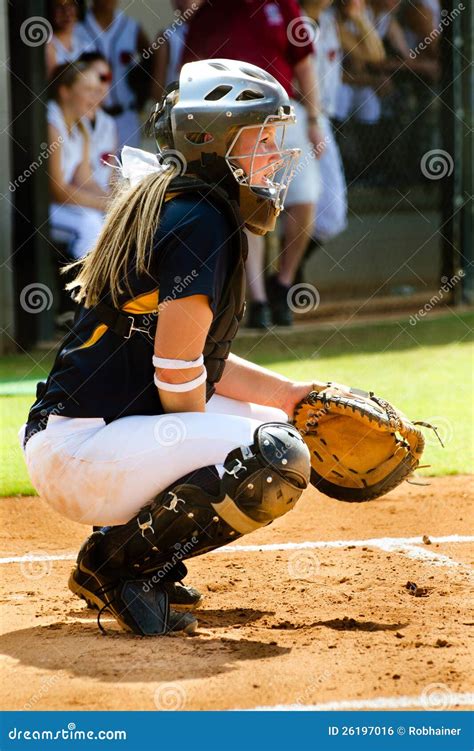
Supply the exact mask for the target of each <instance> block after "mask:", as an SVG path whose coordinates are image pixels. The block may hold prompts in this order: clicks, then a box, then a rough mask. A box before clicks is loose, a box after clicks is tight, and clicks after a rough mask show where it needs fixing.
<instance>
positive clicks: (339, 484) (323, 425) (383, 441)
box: [293, 383, 432, 502]
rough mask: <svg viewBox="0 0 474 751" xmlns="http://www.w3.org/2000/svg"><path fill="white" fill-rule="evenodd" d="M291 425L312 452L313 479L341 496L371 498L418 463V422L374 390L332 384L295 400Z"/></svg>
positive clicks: (420, 438)
mask: <svg viewBox="0 0 474 751" xmlns="http://www.w3.org/2000/svg"><path fill="white" fill-rule="evenodd" d="M293 424H294V425H295V426H296V427H297V428H298V430H299V431H300V433H301V435H302V436H303V438H304V440H305V443H306V445H307V446H308V448H309V451H310V454H311V482H312V484H313V485H314V486H315V487H316V488H318V490H320V491H321V492H322V493H325V494H326V495H328V496H331V498H337V499H338V500H340V501H357V502H360V501H370V500H372V499H373V498H378V497H379V496H381V495H384V494H385V493H388V491H389V490H392V488H395V487H396V486H397V485H399V484H400V483H401V482H402V481H403V480H405V479H406V478H408V477H409V476H410V475H411V474H412V473H413V472H414V471H415V469H417V467H419V464H420V458H421V455H422V453H423V449H424V446H425V440H424V438H423V435H422V433H421V431H420V430H419V429H418V428H417V427H416V425H424V426H425V427H430V428H431V427H432V426H431V425H428V424H427V423H421V422H417V423H413V422H410V420H408V418H406V417H405V415H403V414H402V413H401V412H399V411H398V410H396V409H395V408H394V407H392V405H391V404H389V403H388V402H387V401H386V400H385V399H381V398H380V397H378V396H375V395H374V394H373V393H372V392H367V391H362V390H360V389H349V388H348V387H347V386H339V385H338V384H331V383H328V384H327V386H326V387H325V388H323V389H320V390H315V391H310V393H309V394H308V395H307V396H306V397H305V398H304V399H302V401H301V402H299V404H297V406H296V409H295V413H294V417H293Z"/></svg>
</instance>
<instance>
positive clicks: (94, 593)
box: [68, 532, 197, 636]
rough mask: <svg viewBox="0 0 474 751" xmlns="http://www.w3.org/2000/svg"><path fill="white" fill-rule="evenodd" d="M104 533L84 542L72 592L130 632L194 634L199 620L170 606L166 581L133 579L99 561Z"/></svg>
mask: <svg viewBox="0 0 474 751" xmlns="http://www.w3.org/2000/svg"><path fill="white" fill-rule="evenodd" d="M102 538H103V533H102V532H94V533H93V534H92V535H91V536H90V537H89V538H88V539H87V540H86V542H85V543H84V545H83V546H82V548H81V549H80V551H79V555H78V557H77V565H76V567H75V568H74V569H73V570H72V572H71V575H70V577H69V582H68V586H69V589H70V590H71V592H73V593H74V594H75V595H77V596H78V597H81V598H83V599H84V600H85V601H86V602H87V604H88V605H89V607H95V608H97V609H98V610H99V614H98V619H97V623H98V625H99V628H100V629H101V630H102V631H103V628H102V626H101V624H100V616H101V614H102V612H104V611H106V612H108V613H110V614H111V615H113V616H114V618H115V620H116V621H117V623H118V624H119V625H120V626H121V627H122V628H123V629H124V630H126V631H130V632H132V633H134V634H139V635H140V636H157V635H160V634H167V633H170V632H171V631H173V632H175V631H183V632H184V633H186V634H192V633H194V631H195V630H196V627H197V620H196V619H195V618H194V616H192V615H191V614H190V613H178V612H176V611H174V610H172V609H170V607H169V595H168V592H167V591H166V589H165V588H164V587H163V584H160V585H159V586H150V582H149V579H133V578H131V576H125V575H124V574H123V573H117V571H114V570H113V569H112V568H110V567H107V565H106V564H100V563H99V564H98V562H97V561H98V560H99V558H100V557H99V556H97V547H98V544H99V543H100V542H101V539H102Z"/></svg>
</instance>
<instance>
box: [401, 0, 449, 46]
mask: <svg viewBox="0 0 474 751" xmlns="http://www.w3.org/2000/svg"><path fill="white" fill-rule="evenodd" d="M401 20H402V24H403V27H404V31H405V37H406V40H407V44H408V46H409V47H410V49H412V50H414V49H416V47H417V46H418V45H419V43H420V42H421V41H423V40H424V39H426V38H430V44H429V45H427V46H426V48H425V50H423V51H422V52H423V54H425V53H426V55H427V56H428V57H431V58H436V57H437V56H438V53H439V37H433V38H432V39H431V35H432V32H433V30H434V29H437V28H438V27H439V25H440V23H441V2H440V0H410V2H407V3H406V4H405V5H404V6H403V8H402V10H401Z"/></svg>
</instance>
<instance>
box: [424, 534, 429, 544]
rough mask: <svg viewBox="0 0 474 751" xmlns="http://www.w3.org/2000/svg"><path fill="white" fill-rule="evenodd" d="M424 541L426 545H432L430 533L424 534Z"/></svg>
mask: <svg viewBox="0 0 474 751" xmlns="http://www.w3.org/2000/svg"><path fill="white" fill-rule="evenodd" d="M423 542H424V544H425V545H431V540H430V538H429V537H428V535H423Z"/></svg>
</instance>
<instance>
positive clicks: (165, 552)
mask: <svg viewBox="0 0 474 751" xmlns="http://www.w3.org/2000/svg"><path fill="white" fill-rule="evenodd" d="M310 466H311V465H310V456H309V451H308V448H307V446H306V444H305V442H304V441H303V439H302V437H301V435H300V434H299V432H298V431H297V430H296V429H295V428H294V427H293V426H292V425H289V424H287V423H276V422H275V423H264V424H263V425H260V427H258V428H257V430H256V431H255V434H254V441H253V443H252V445H251V446H240V447H239V448H237V449H234V450H233V451H231V452H230V453H229V454H228V456H227V457H226V459H225V462H224V474H223V476H222V478H219V476H218V474H217V470H216V468H215V467H203V468H202V469H199V470H196V471H195V472H192V473H190V474H189V475H187V476H186V477H184V478H182V479H181V480H178V481H177V482H176V483H174V484H173V485H172V486H170V488H168V489H167V490H164V491H163V492H162V493H160V494H159V495H158V496H157V497H156V498H155V499H154V500H153V501H152V502H151V503H150V504H148V505H147V506H145V507H144V508H143V509H142V510H141V511H140V512H139V513H138V514H137V516H136V517H134V518H133V519H131V520H130V521H129V522H128V523H127V524H125V525H123V526H121V527H111V528H110V529H108V530H107V531H106V534H105V536H104V545H105V546H106V549H105V554H106V556H107V559H108V561H109V563H112V565H115V566H120V567H125V568H127V569H128V570H135V573H136V574H140V575H143V574H144V573H149V572H151V571H154V572H155V573H156V571H157V570H158V569H159V570H160V572H161V574H162V576H163V577H164V576H167V577H168V578H169V577H170V572H172V570H173V567H176V566H177V564H179V563H180V561H182V560H183V559H184V558H191V557H193V556H196V555H202V554H203V553H206V552H208V551H210V550H213V549H215V548H218V547H222V546H223V545H226V544H227V543H229V542H232V540H235V539H238V538H239V537H241V536H242V535H245V534H248V533H249V532H253V531H254V530H256V529H258V528H259V527H262V526H265V525H267V524H270V523H271V522H272V521H273V520H274V519H276V518H278V517H279V516H282V515H283V514H286V513H287V512H288V511H290V510H291V509H292V508H293V507H294V505H295V504H296V502H297V500H298V499H299V497H300V496H301V494H302V492H303V490H304V489H305V488H306V487H307V486H308V483H309V480H310ZM170 567H171V568H170Z"/></svg>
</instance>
